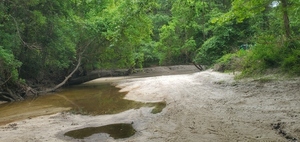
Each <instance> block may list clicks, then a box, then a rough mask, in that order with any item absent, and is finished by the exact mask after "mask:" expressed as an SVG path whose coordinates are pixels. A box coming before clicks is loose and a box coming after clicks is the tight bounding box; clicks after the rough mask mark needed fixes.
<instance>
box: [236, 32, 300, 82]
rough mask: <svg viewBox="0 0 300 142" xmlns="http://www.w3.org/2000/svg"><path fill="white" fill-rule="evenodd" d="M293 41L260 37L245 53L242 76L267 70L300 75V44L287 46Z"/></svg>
mask: <svg viewBox="0 0 300 142" xmlns="http://www.w3.org/2000/svg"><path fill="white" fill-rule="evenodd" d="M295 42H296V41H292V42H289V41H282V40H281V39H280V38H274V37H272V36H265V37H261V38H260V40H259V41H258V43H257V44H256V45H255V46H254V47H253V48H252V49H251V50H249V52H248V54H247V57H246V59H245V63H244V70H243V73H242V76H250V75H253V74H258V75H259V74H263V73H265V72H267V71H268V70H275V71H276V72H285V73H289V74H294V75H300V74H299V70H300V68H299V65H300V62H299V61H300V58H299V57H300V56H299V53H300V52H299V47H300V46H296V47H295V48H294V49H291V48H289V46H291V43H295ZM297 42H298V41H297ZM298 44H299V43H298Z"/></svg>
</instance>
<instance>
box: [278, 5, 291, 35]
mask: <svg viewBox="0 0 300 142" xmlns="http://www.w3.org/2000/svg"><path fill="white" fill-rule="evenodd" d="M280 1H281V3H282V14H283V25H284V31H285V36H286V37H287V38H288V39H290V38H291V28H290V20H289V15H288V11H287V10H288V0H280Z"/></svg>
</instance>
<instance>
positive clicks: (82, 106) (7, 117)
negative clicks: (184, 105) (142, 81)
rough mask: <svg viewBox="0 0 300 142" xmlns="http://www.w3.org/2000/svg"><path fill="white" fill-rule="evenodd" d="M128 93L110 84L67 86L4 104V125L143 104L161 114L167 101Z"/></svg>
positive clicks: (111, 111)
mask: <svg viewBox="0 0 300 142" xmlns="http://www.w3.org/2000/svg"><path fill="white" fill-rule="evenodd" d="M125 94H126V93H120V92H119V89H118V88H116V87H114V86H111V85H110V84H108V83H97V84H95V83H94V84H83V85H78V86H72V87H68V88H64V89H63V90H62V91H60V92H59V93H54V94H50V95H44V96H40V97H38V98H35V99H28V100H26V101H22V102H15V103H8V104H1V105H0V112H1V113H0V125H3V124H7V123H10V122H13V121H16V120H23V119H30V118H32V117H36V116H42V115H48V114H54V113H57V112H62V111H70V112H72V113H79V114H89V115H101V114H114V113H119V112H122V111H125V110H129V109H137V108H140V107H143V106H148V107H153V106H155V108H154V109H153V111H152V113H159V112H161V111H162V109H163V108H164V107H165V105H166V104H165V102H160V103H141V102H134V101H130V100H124V99H122V98H123V97H124V96H125Z"/></svg>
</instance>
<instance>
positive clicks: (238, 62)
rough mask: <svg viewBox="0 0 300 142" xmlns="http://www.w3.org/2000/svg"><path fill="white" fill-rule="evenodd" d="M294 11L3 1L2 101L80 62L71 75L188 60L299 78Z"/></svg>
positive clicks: (180, 2)
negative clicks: (277, 70) (274, 71)
mask: <svg viewBox="0 0 300 142" xmlns="http://www.w3.org/2000/svg"><path fill="white" fill-rule="evenodd" d="M299 7H300V2H299V1H298V0H278V1H275V0H222V1H219V0H168V1H165V0H69V1H61V0H27V1H22V0H2V1H0V67H1V68H0V85H1V87H0V97H1V98H2V99H4V100H17V99H18V98H23V96H26V95H27V94H28V90H30V88H31V87H32V88H39V84H44V85H45V84H46V85H47V84H48V85H49V84H51V83H56V84H57V83H59V82H61V81H62V80H64V79H65V77H66V76H67V75H69V74H70V73H71V72H72V71H73V70H74V68H76V65H78V62H80V65H79V66H78V69H77V70H76V73H75V75H77V76H83V75H85V74H86V73H87V72H89V71H92V70H97V69H117V68H128V69H129V68H136V67H137V68H142V67H143V66H150V65H173V64H189V63H192V62H194V63H198V64H201V65H206V66H212V65H213V64H216V63H217V64H221V66H224V67H225V70H235V69H240V70H242V71H243V73H244V74H251V73H258V72H263V70H265V69H270V68H271V69H273V68H276V69H278V68H279V69H280V70H281V71H284V72H286V71H288V72H289V73H291V74H296V75H300V69H299V65H300V44H299V42H298V38H299V33H300V31H299V29H300V28H299V25H300V24H299V21H300V20H299V16H298V12H299ZM79 60H80V61H79ZM49 80H51V81H50V82H49Z"/></svg>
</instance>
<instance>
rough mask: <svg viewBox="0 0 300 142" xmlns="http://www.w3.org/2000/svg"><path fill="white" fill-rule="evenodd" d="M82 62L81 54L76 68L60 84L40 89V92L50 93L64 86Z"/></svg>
mask: <svg viewBox="0 0 300 142" xmlns="http://www.w3.org/2000/svg"><path fill="white" fill-rule="evenodd" d="M80 64H81V56H79V58H78V63H77V65H76V67H75V68H74V70H73V71H72V72H71V73H70V74H69V75H68V76H67V77H66V78H65V79H64V80H63V81H62V82H61V83H59V84H58V85H56V86H55V87H53V88H51V89H47V90H45V91H40V92H38V93H48V92H53V91H55V90H57V89H58V88H60V87H62V86H63V85H64V84H66V82H67V81H68V80H69V79H70V78H71V77H72V75H73V74H74V73H75V72H76V71H77V70H78V68H79V66H80Z"/></svg>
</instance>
